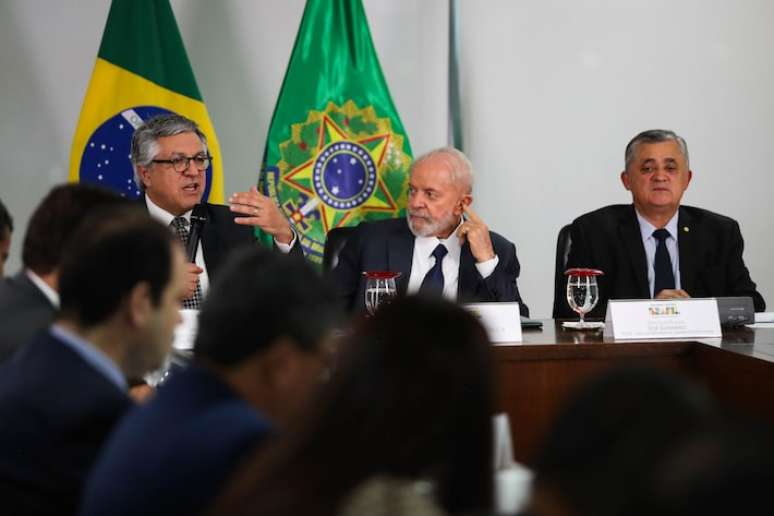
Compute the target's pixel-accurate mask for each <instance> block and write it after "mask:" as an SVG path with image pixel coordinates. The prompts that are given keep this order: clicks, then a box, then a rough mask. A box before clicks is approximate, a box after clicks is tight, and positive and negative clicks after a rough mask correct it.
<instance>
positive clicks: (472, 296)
mask: <svg viewBox="0 0 774 516" xmlns="http://www.w3.org/2000/svg"><path fill="white" fill-rule="evenodd" d="M489 236H490V237H491V239H492V245H493V247H494V251H495V253H496V254H497V256H498V259H499V262H498V264H497V267H496V268H495V270H494V272H493V273H492V274H491V275H490V276H489V277H488V278H482V277H481V274H479V272H478V269H476V266H475V263H476V262H475V259H474V258H473V255H472V254H471V252H470V246H469V245H468V243H467V242H466V243H465V244H464V245H463V246H462V251H461V253H460V271H459V283H458V299H459V301H461V302H463V303H469V302H486V301H517V302H518V303H519V305H520V307H521V315H524V316H529V308H527V305H525V304H524V303H523V302H522V300H521V296H520V295H519V288H518V285H517V284H516V278H518V277H519V271H520V266H519V260H518V258H516V247H514V245H513V244H512V243H511V242H509V241H508V240H506V239H505V238H503V237H502V236H500V235H498V234H497V233H494V232H490V233H489ZM413 256H414V235H413V234H412V233H411V231H410V230H409V228H408V224H407V223H406V219H404V218H401V219H390V220H382V221H379V222H365V223H362V224H360V225H359V226H358V227H357V228H356V229H355V231H354V232H353V233H352V236H351V237H350V238H349V240H347V244H346V245H345V246H344V248H343V249H342V250H341V254H339V263H338V265H337V266H336V268H335V269H334V270H333V273H332V274H333V279H334V281H335V282H336V283H337V285H338V287H339V291H340V295H341V296H342V298H343V300H344V303H345V306H346V308H347V309H348V310H353V311H358V312H362V311H363V310H365V280H364V279H363V277H362V272H363V271H368V270H389V271H395V272H401V273H402V274H401V276H400V277H399V278H398V280H397V288H398V294H401V295H402V294H405V292H406V288H407V287H408V281H409V277H410V276H411V262H412V259H413Z"/></svg>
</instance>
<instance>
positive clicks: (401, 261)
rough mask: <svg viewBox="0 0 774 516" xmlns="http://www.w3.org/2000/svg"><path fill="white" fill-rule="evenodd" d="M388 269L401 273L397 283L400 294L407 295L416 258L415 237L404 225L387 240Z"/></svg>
mask: <svg viewBox="0 0 774 516" xmlns="http://www.w3.org/2000/svg"><path fill="white" fill-rule="evenodd" d="M386 244H387V269H388V270H391V271H401V272H402V274H401V275H400V277H399V278H398V279H397V281H396V287H397V289H398V294H401V295H402V294H405V293H406V289H407V288H408V282H409V278H410V277H411V262H412V261H413V257H414V235H413V234H412V233H411V231H410V230H409V228H408V225H407V224H406V223H405V221H404V223H403V224H402V225H401V226H400V227H398V228H396V230H395V231H393V232H392V233H391V234H390V235H389V237H388V238H387V242H386Z"/></svg>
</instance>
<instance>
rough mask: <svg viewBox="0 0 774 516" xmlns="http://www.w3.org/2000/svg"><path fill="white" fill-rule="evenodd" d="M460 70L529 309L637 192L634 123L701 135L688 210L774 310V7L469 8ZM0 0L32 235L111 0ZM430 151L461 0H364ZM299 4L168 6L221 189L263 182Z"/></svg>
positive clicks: (478, 201)
mask: <svg viewBox="0 0 774 516" xmlns="http://www.w3.org/2000/svg"><path fill="white" fill-rule="evenodd" d="M460 3H461V13H460V15H461V16H460V21H461V45H460V47H461V54H462V55H461V76H462V84H463V94H462V105H463V118H464V123H465V137H466V152H467V153H468V155H469V156H470V158H471V160H472V161H473V163H474V166H475V168H476V188H475V206H476V208H477V210H478V211H479V213H480V214H481V215H482V216H483V217H484V219H485V220H486V221H487V222H488V223H489V225H490V226H491V227H492V228H494V229H496V230H497V231H499V232H500V233H502V234H504V235H506V236H507V237H509V238H510V239H511V240H513V241H514V242H515V243H516V246H517V250H518V254H519V258H520V260H521V264H522V275H521V278H520V280H519V282H520V287H521V290H522V295H523V297H524V298H525V300H526V301H527V303H528V304H529V305H530V307H531V308H532V315H533V316H536V317H548V316H550V312H551V303H552V296H553V288H552V282H553V267H554V248H555V242H556V234H557V232H558V230H559V228H560V227H561V226H562V225H564V224H566V223H568V222H570V221H571V220H572V219H573V218H574V217H575V216H577V215H579V214H581V213H584V212H586V211H589V210H591V209H594V208H596V207H599V206H602V205H605V204H610V203H619V202H629V199H630V198H629V196H628V193H627V192H626V191H625V190H624V189H623V187H622V186H621V185H620V182H619V180H618V174H619V172H620V171H621V169H622V167H623V149H624V146H625V145H626V142H627V141H628V140H629V139H630V138H631V137H632V136H633V135H634V134H636V133H637V132H639V131H641V130H643V129H648V128H655V127H658V128H670V129H674V130H675V131H677V132H678V133H680V134H681V135H683V136H684V137H685V138H686V139H687V141H688V145H689V149H690V155H691V167H692V169H693V171H694V180H693V183H692V184H691V186H690V188H689V190H688V192H687V194H686V197H685V199H684V202H685V203H686V204H694V205H699V206H703V207H705V208H708V209H711V210H714V211H718V212H721V213H723V214H726V215H729V216H731V217H734V218H736V219H737V220H738V221H739V222H740V224H741V226H742V231H743V235H744V237H745V243H746V249H745V259H746V262H747V265H748V267H749V268H750V270H751V274H752V276H753V279H754V280H756V281H757V283H758V285H759V288H760V290H761V292H762V294H763V296H764V297H765V298H766V299H767V300H769V302H770V303H772V304H774V275H772V274H771V273H770V272H769V269H768V267H767V266H768V265H770V264H772V263H774V244H772V238H771V234H772V230H771V225H772V222H773V219H774V217H772V214H774V208H772V204H771V198H772V193H774V180H772V178H771V174H770V171H769V164H770V163H772V162H773V161H774V159H772V158H774V156H773V154H774V145H772V142H774V66H772V64H774V57H772V55H774V54H773V53H772V52H771V50H772V49H774V31H771V30H770V25H771V22H772V20H774V3H772V2H768V1H766V0H757V1H756V0H746V1H744V2H738V1H734V0H705V1H700V0H672V1H667V0H650V1H647V2H645V1H636V0H618V1H615V0H609V1H602V0H598V1H591V0H588V1H582V2H578V1H574V0H520V1H512V0H480V1H475V2H474V1H472V0H462V1H461V2H460ZM66 4H67V5H65V3H64V2H55V1H43V0H3V1H0V120H2V123H0V198H2V199H3V201H4V202H5V203H6V204H7V205H8V207H9V209H10V210H11V211H12V213H13V215H14V217H15V220H16V224H17V231H16V233H15V234H14V243H13V246H12V257H11V260H10V263H9V264H8V267H7V269H6V270H7V271H8V272H13V271H15V270H16V269H17V268H18V267H19V265H20V250H21V240H22V237H23V234H24V228H25V226H26V222H27V219H28V217H29V214H30V212H31V211H32V209H33V208H34V207H35V205H36V204H37V202H38V201H39V199H40V197H41V196H42V195H44V194H45V192H47V191H48V189H49V188H50V187H51V185H53V184H55V183H58V182H61V181H64V180H66V178H67V170H68V160H69V155H70V143H71V139H72V135H73V132H74V130H75V126H76V123H77V119H78V114H79V112H80V108H81V103H82V101H83V96H84V93H85V89H86V85H87V83H88V81H89V78H90V76H91V71H92V67H93V65H94V59H95V57H96V53H97V49H98V47H99V42H100V38H101V36H102V31H103V28H104V24H105V20H106V17H107V12H108V9H109V1H108V0H79V1H78V2H67V3H66ZM364 5H365V9H366V13H367V15H368V18H369V23H370V27H371V32H372V35H373V37H374V43H375V45H376V48H377V52H378V54H379V57H380V60H381V64H382V68H383V70H384V73H385V76H386V78H387V82H388V84H389V86H390V90H391V93H392V96H393V99H394V101H395V103H396V105H397V108H398V111H399V112H400V114H401V117H402V119H403V122H404V125H405V126H406V129H407V131H408V135H409V138H410V141H411V145H412V147H413V149H414V152H415V154H419V153H421V152H425V151H427V150H429V149H431V148H433V147H436V146H440V145H444V144H445V143H446V138H447V125H446V124H447V116H448V113H447V107H446V106H447V89H446V88H447V86H446V59H447V16H448V11H447V1H446V0H413V1H412V0H390V1H387V0H364ZM303 6H304V2H303V0H264V1H258V0H222V1H208V0H173V1H172V7H173V9H174V11H175V14H176V17H177V21H178V24H179V26H180V31H181V34H182V36H183V40H184V42H185V44H186V48H187V50H188V55H189V58H190V60H191V62H192V65H193V68H194V74H195V75H196V78H197V81H198V83H199V88H200V90H201V92H202V94H203V96H204V99H205V101H206V103H207V106H208V109H209V111H210V115H211V117H212V120H213V123H214V125H215V129H216V131H217V132H218V138H219V140H220V144H221V148H222V151H223V156H222V158H221V159H222V161H223V163H224V167H225V178H224V179H225V191H226V193H227V194H228V193H230V192H233V191H237V190H242V189H244V188H246V187H248V186H249V185H250V184H253V183H254V182H255V179H256V177H257V169H258V164H259V161H260V157H261V154H262V152H263V147H264V143H265V137H266V132H267V129H268V125H269V119H270V117H271V114H272V110H273V108H274V103H275V101H276V98H277V94H278V91H279V87H280V84H281V81H282V78H283V76H284V72H285V67H286V65H287V61H288V59H289V57H290V51H291V48H292V44H293V41H294V38H295V35H296V31H297V29H298V24H299V22H300V18H301V13H302V11H303Z"/></svg>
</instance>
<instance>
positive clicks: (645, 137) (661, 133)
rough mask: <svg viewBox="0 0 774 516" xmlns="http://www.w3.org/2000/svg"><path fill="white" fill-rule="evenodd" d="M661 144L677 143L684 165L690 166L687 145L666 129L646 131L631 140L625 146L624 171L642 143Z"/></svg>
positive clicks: (681, 138) (680, 137)
mask: <svg viewBox="0 0 774 516" xmlns="http://www.w3.org/2000/svg"><path fill="white" fill-rule="evenodd" d="M661 142H677V145H679V146H680V151H681V152H682V153H683V157H684V158H685V164H686V165H689V166H690V163H689V161H688V144H687V143H685V140H684V139H683V137H682V136H679V135H678V134H677V133H675V132H674V131H669V130H667V129H648V130H647V131H642V132H641V133H640V134H638V135H637V136H635V137H634V138H632V140H631V141H630V142H629V144H628V145H627V146H626V152H625V153H624V164H625V167H626V169H627V170H628V169H629V165H630V164H631V162H632V161H633V160H634V155H635V154H636V153H637V147H639V146H640V144H642V143H661Z"/></svg>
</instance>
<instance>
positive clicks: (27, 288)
mask: <svg viewBox="0 0 774 516" xmlns="http://www.w3.org/2000/svg"><path fill="white" fill-rule="evenodd" d="M11 281H13V282H14V283H16V284H17V285H18V286H19V290H22V291H24V292H27V293H28V294H29V295H31V296H34V297H35V298H37V299H38V300H39V301H43V302H45V303H46V304H47V305H49V306H51V307H52V308H57V307H56V306H54V305H53V304H52V303H51V300H50V299H49V298H48V296H46V294H44V293H43V291H42V290H40V288H38V286H37V285H35V284H34V283H33V282H32V280H31V279H30V278H29V276H27V273H26V272H24V270H21V271H19V272H18V273H17V274H16V276H13V277H12V278H11Z"/></svg>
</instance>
